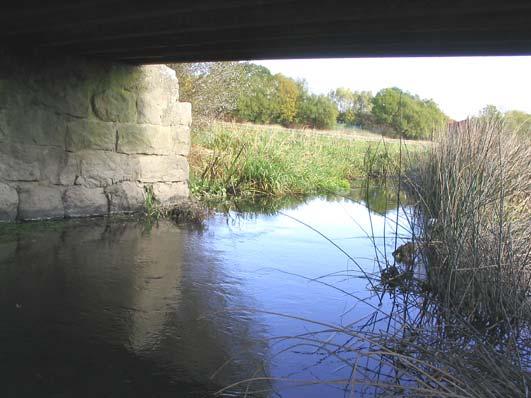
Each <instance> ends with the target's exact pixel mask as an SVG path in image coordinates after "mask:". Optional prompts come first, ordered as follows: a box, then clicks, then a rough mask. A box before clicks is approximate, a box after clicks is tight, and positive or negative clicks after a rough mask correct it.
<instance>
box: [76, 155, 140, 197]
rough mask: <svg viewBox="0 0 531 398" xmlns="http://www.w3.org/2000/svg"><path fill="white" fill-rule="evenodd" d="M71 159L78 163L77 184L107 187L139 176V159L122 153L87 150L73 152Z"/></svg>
mask: <svg viewBox="0 0 531 398" xmlns="http://www.w3.org/2000/svg"><path fill="white" fill-rule="evenodd" d="M70 161H71V162H74V164H76V163H77V166H74V167H78V170H79V172H78V177H77V178H76V184H77V185H83V186H86V187H92V188H94V187H105V186H108V185H112V184H115V183H117V182H122V181H133V180H135V179H136V177H137V170H138V160H137V159H135V158H134V157H131V156H127V155H124V154H121V153H116V152H107V151H92V150H87V151H81V152H76V153H72V154H71V160H70Z"/></svg>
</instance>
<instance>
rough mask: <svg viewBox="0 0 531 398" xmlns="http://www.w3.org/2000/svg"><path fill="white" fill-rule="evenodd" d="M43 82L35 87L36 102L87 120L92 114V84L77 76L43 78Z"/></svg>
mask: <svg viewBox="0 0 531 398" xmlns="http://www.w3.org/2000/svg"><path fill="white" fill-rule="evenodd" d="M42 78H43V80H44V81H43V82H42V83H41V84H39V86H37V87H33V90H32V93H33V95H34V99H33V101H34V102H37V103H39V104H41V105H44V106H46V107H48V108H50V109H52V110H53V111H55V112H57V113H61V114H63V115H69V116H74V117H78V118H87V117H88V116H89V114H90V84H89V82H87V81H82V80H79V79H77V78H76V77H75V76H68V77H66V78H65V77H64V76H57V74H56V73H55V74H53V75H50V76H49V75H47V74H45V75H44V76H43V77H42Z"/></svg>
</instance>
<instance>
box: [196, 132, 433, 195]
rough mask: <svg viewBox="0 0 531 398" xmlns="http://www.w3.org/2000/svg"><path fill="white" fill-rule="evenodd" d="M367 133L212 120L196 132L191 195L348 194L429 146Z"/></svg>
mask: <svg viewBox="0 0 531 398" xmlns="http://www.w3.org/2000/svg"><path fill="white" fill-rule="evenodd" d="M367 134H369V133H365V135H364V136H363V135H362V136H360V135H355V134H352V135H348V133H345V132H343V133H341V134H335V135H334V134H325V133H323V132H320V133H316V132H315V131H314V130H294V129H286V128H282V127H279V126H260V125H250V124H237V123H222V122H214V123H212V124H210V125H209V126H207V127H203V128H202V129H198V130H196V131H194V133H193V134H192V152H191V157H190V167H191V191H192V194H193V195H194V196H196V197H198V198H225V197H257V196H273V197H279V196H288V195H309V194H320V193H337V192H341V191H343V192H344V191H348V190H349V189H350V186H351V183H352V181H354V180H359V179H367V178H384V177H389V176H394V175H397V174H398V173H399V170H400V169H401V166H403V164H405V162H406V160H407V157H408V156H409V155H408V153H409V152H410V151H412V152H417V151H419V150H421V149H422V148H423V147H425V145H426V144H425V143H420V142H418V141H407V143H406V142H402V143H401V142H400V141H398V140H389V139H383V138H381V137H380V139H378V137H379V136H377V135H374V134H373V135H370V136H369V135H367Z"/></svg>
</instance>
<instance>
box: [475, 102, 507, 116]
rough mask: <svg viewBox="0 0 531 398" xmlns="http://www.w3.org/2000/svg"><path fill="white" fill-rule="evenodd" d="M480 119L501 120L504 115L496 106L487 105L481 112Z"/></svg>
mask: <svg viewBox="0 0 531 398" xmlns="http://www.w3.org/2000/svg"><path fill="white" fill-rule="evenodd" d="M479 117H481V118H488V119H500V118H502V117H503V114H502V113H501V112H500V111H499V110H498V108H496V106H495V105H487V106H485V107H484V108H483V109H482V110H480V111H479Z"/></svg>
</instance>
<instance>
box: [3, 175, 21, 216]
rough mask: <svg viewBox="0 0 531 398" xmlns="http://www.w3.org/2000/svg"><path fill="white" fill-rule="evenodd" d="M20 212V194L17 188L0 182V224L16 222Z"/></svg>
mask: <svg viewBox="0 0 531 398" xmlns="http://www.w3.org/2000/svg"><path fill="white" fill-rule="evenodd" d="M17 212H18V193H17V191H16V189H15V188H13V187H10V186H9V185H7V184H4V183H1V182H0V222H3V221H15V220H16V218H17Z"/></svg>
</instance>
